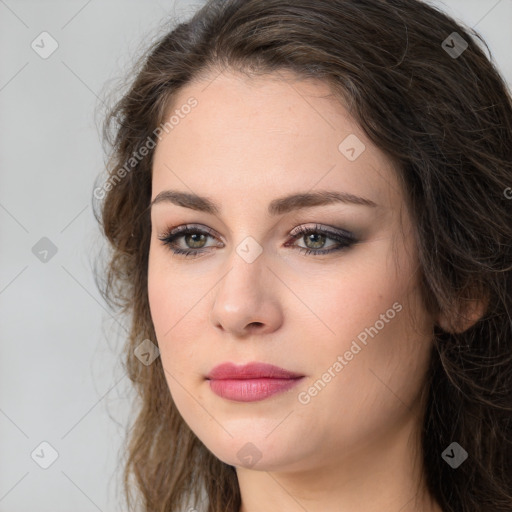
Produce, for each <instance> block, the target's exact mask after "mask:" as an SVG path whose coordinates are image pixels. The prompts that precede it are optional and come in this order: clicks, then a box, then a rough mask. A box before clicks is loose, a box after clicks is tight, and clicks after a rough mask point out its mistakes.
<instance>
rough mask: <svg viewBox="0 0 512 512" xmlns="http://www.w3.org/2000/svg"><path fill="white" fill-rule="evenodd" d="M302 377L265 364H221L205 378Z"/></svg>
mask: <svg viewBox="0 0 512 512" xmlns="http://www.w3.org/2000/svg"><path fill="white" fill-rule="evenodd" d="M299 377H304V375H301V374H299V373H295V372H291V371H289V370H285V369H284V368H280V367H279V366H274V365H273V364H267V363H258V362H255V363H249V364H246V365H242V366H237V365H235V364H234V363H222V364H219V365H218V366H216V367H215V368H213V369H212V370H211V371H210V373H209V374H208V375H207V376H206V378H207V379H210V380H212V379H214V380H222V379H262V378H267V379H297V378H299Z"/></svg>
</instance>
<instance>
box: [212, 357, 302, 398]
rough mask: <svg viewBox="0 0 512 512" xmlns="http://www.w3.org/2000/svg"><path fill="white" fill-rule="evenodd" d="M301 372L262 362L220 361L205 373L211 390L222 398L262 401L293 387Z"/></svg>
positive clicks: (300, 376) (299, 378) (300, 378)
mask: <svg viewBox="0 0 512 512" xmlns="http://www.w3.org/2000/svg"><path fill="white" fill-rule="evenodd" d="M303 377H304V375H301V374H298V373H295V372H291V371H288V370H285V369H284V368H279V367H278V366H274V365H271V364H266V363H249V364H246V365H243V366H237V365H235V364H233V363H223V364H220V365H218V366H216V367H215V368H213V370H212V371H211V372H210V373H209V374H208V375H207V376H206V379H207V380H209V381H210V388H211V390H212V391H213V392H214V393H215V394H217V395H219V396H220V397H222V398H226V399H228V400H234V401H237V402H255V401H258V400H264V399H265V398H268V397H269V396H272V395H274V394H276V393H280V392H282V391H286V390H287V389H290V388H291V387H293V386H295V385H296V384H297V383H298V382H299V381H300V380H302V378H303Z"/></svg>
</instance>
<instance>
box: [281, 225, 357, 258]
mask: <svg viewBox="0 0 512 512" xmlns="http://www.w3.org/2000/svg"><path fill="white" fill-rule="evenodd" d="M290 236H292V238H293V239H294V240H297V239H302V240H304V242H305V244H306V248H303V247H297V246H295V247H297V248H298V249H299V250H300V251H301V252H302V253H304V254H305V255H308V254H328V253H331V252H336V251H341V250H343V249H347V248H349V247H350V246H352V245H353V244H355V243H357V239H356V238H355V236H354V235H353V234H352V233H350V232H349V231H345V230H342V229H339V230H338V229H336V230H332V229H329V228H325V227H324V226H321V225H319V224H315V225H314V226H310V227H308V226H298V227H297V228H295V229H294V230H292V231H291V233H290ZM329 239H331V240H335V241H336V242H337V244H334V247H333V248H331V249H321V250H320V248H321V247H323V246H324V245H325V242H326V240H329ZM285 245H286V246H287V247H288V246H290V244H285ZM292 246H294V245H292Z"/></svg>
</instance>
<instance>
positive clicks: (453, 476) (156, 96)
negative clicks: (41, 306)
mask: <svg viewBox="0 0 512 512" xmlns="http://www.w3.org/2000/svg"><path fill="white" fill-rule="evenodd" d="M454 32H456V34H454ZM464 41H465V43H466V44H467V45H468V46H467V48H465V45H464V44H463V43H464ZM464 48H465V49H464ZM485 49H487V53H488V54H489V55H486V51H485ZM224 69H228V70H236V71H240V72H243V73H246V74H247V75H249V76H256V75H257V74H264V73H272V72H279V71H280V70H291V71H293V72H295V73H296V74H297V75H298V76H299V77H303V78H314V79H318V80H321V81H323V82H325V83H326V84H328V85H329V86H330V87H332V91H333V92H334V93H335V95H336V97H337V98H339V100H340V101H342V102H343V103H344V104H345V105H348V106H349V111H350V113H351V115H352V116H353V117H354V119H355V120H356V121H357V122H358V123H359V124H360V126H361V127H362V129H363V130H364V132H365V133H366V135H367V136H368V137H369V139H370V140H371V141H372V142H373V143H374V144H375V145H376V146H377V147H378V148H379V149H380V150H382V151H383V152H384V153H385V154H386V155H387V156H389V158H390V159H392V160H393V161H394V162H396V166H395V167H396V173H397V176H398V178H399V179H400V183H401V184H403V187H404V190H405V192H406V198H405V199H406V203H407V207H408V209H409V212H410V214H411V218H412V221H413V225H414V233H415V239H416V243H417V247H418V250H419V264H420V271H421V292H422V297H423V300H424V304H425V308H426V310H427V311H429V312H431V313H433V314H437V313H439V312H444V313H446V314H448V315H449V317H450V318H452V319H454V320H453V325H454V328H453V329H446V330H445V329H443V328H441V327H440V326H439V325H437V324H436V325H435V326H434V329H433V348H432V352H431V360H430V366H429V370H428V374H427V379H426V382H425V393H426V395H427V396H428V399H427V400H426V410H425V415H424V422H423V426H422V441H421V442H422V459H423V460H422V462H423V464H424V468H425V475H426V482H427V486H428V490H429V492H430V493H431V494H432V496H433V497H434V498H435V499H436V501H437V502H438V503H439V505H440V506H441V508H442V509H443V511H445V512H481V511H482V510H489V511H490V510H492V511H493V512H511V511H512V320H511V310H512V188H511V187H512V99H511V93H510V90H509V89H508V88H507V85H506V84H505V82H504V80H503V78H502V77H501V76H500V73H499V72H498V70H497V68H496V66H495V64H494V63H493V59H492V55H491V52H490V51H489V49H488V47H487V45H486V43H485V41H484V40H483V39H482V37H481V36H480V35H479V34H478V33H477V32H475V31H474V30H472V29H470V28H467V27H465V26H464V25H463V24H462V23H460V22H456V21H455V20H454V19H452V18H451V17H449V16H447V15H446V14H445V13H443V12H442V11H441V10H440V9H438V8H436V7H434V6H431V5H429V4H427V3H424V2H422V1H419V0H314V1H313V0H210V1H208V2H207V3H206V4H205V5H204V6H202V7H200V8H198V10H196V11H195V13H194V14H193V16H191V17H190V19H188V20H187V21H186V22H181V23H179V24H178V23H177V24H175V25H173V26H169V27H166V33H165V34H164V35H163V36H160V37H159V39H158V40H157V41H156V42H154V43H152V44H151V46H150V47H149V48H148V49H147V51H146V52H145V53H144V54H143V55H142V57H141V58H140V59H139V60H138V61H137V62H136V64H135V67H134V68H133V69H132V71H131V73H132V75H131V76H133V78H132V79H131V80H130V84H129V87H128V88H127V90H126V92H124V93H123V95H122V97H121V98H120V99H118V100H117V101H116V103H115V105H114V106H111V107H110V108H109V110H108V113H107V115H106V117H105V119H104V125H103V137H104V140H105V141H106V142H107V144H108V147H109V155H108V158H107V164H106V168H107V172H108V180H107V182H105V183H103V184H102V185H100V186H97V187H96V188H95V190H94V194H93V195H94V200H93V203H94V212H95V216H96V219H97V221H98V222H99V224H100V226H101V231H102V234H103V235H104V236H105V237H106V239H107V240H108V247H109V256H108V261H107V262H106V263H105V267H104V269H103V270H102V272H103V274H102V277H103V279H102V281H101V283H99V281H98V279H97V284H98V287H99V288H100V291H101V293H102V295H103V297H104V298H105V300H106V301H107V304H108V305H109V307H110V308H111V309H112V310H116V311H118V312H120V313H121V314H122V315H127V316H128V317H129V318H130V319H131V320H130V329H129V334H128V336H127V339H126V343H125V345H124V347H125V352H124V354H123V366H124V368H125V369H126V371H127V374H128V376H129V378H130V379H131V381H132V383H133V387H134V388H135V389H136V390H137V402H136V405H137V415H136V418H135V419H134V422H133V425H132V427H131V429H130V431H129V433H127V436H126V440H125V442H126V452H127V457H126V461H124V462H125V464H124V473H123V477H124V478H123V483H124V494H125V496H126V498H127V502H128V504H129V509H130V510H133V509H134V508H133V507H134V506H135V505H136V502H137V504H138V505H140V507H141V510H143V511H146V512H149V511H151V512H175V511H178V510H184V509H183V507H184V506H185V505H187V504H188V503H189V502H188V501H187V500H189V499H190V498H193V503H192V504H193V505H194V506H195V507H199V506H200V502H201V500H203V501H205V503H206V505H205V510H207V511H208V512H239V508H240V505H241V498H240V490H239V486H238V480H237V476H236V471H235V468H234V467H233V466H230V465H227V464H225V463H223V462H222V461H220V460H218V459H217V458H216V457H215V456H214V455H213V454H212V453H211V452H210V451H209V450H208V449H207V448H206V447H205V446H204V445H203V443H202V442H201V441H200V440H199V439H198V438H197V437H196V436H195V434H194V433H193V432H192V431H191V430H190V429H189V427H188V425H187V424H186V423H185V422H184V420H183V419H182V417H181V416H180V414H179V412H178V410H177V408H176V406H175V404H174V403H173V401H172V397H171V395H170V393H169V389H168V386H167V383H166V380H165V376H164V371H163V368H162V363H161V359H160V358H157V359H156V360H155V361H154V363H153V364H151V365H149V366H145V365H144V364H141V362H140V361H139V360H138V359H137V358H136V357H135V355H134V350H135V348H136V347H137V346H138V345H139V344H140V343H141V342H142V340H144V339H150V340H155V339H156V336H155V331H154V327H153V324H152V320H151V316H150V310H149V303H148V293H147V284H148V283H147V268H148V252H149V241H150V231H151V223H150V217H149V203H150V197H151V179H152V157H153V153H154V149H153V148H154V147H155V144H156V135H158V133H159V132H158V131H157V129H158V127H160V126H162V124H163V123H164V122H165V119H166V116H167V115H168V112H169V108H170V106H171V105H172V104H173V100H174V97H175V95H176V93H177V92H178V91H180V90H181V89H182V88H183V87H186V86H187V84H189V83H191V82H193V81H195V80H199V79H200V77H203V76H205V74H207V73H211V72H214V71H215V72H218V71H219V70H224ZM144 147H145V148H146V151H143V148H144ZM141 154H142V155H141ZM96 200H97V201H96ZM97 277H98V276H96V278H97ZM477 299H478V300H484V299H485V304H486V308H485V310H484V311H483V312H482V315H481V316H480V318H479V319H478V320H477V321H476V322H475V323H474V324H473V325H471V326H470V327H469V328H456V327H455V326H457V325H459V323H458V322H459V320H460V319H464V318H465V313H464V311H465V310H466V308H467V307H468V305H470V304H471V303H472V302H471V301H474V300H477ZM454 441H456V442H457V443H459V444H460V445H461V446H462V447H463V448H464V449H465V450H466V452H467V453H468V460H467V461H466V462H464V463H463V464H462V465H460V466H459V467H458V468H457V469H453V468H452V467H450V466H449V465H448V464H447V463H446V462H445V460H443V458H442V456H441V455H442V452H443V451H444V450H445V449H446V448H447V447H448V446H449V445H450V444H451V443H452V442H454ZM133 491H136V497H135V498H134V496H133V495H132V492H133Z"/></svg>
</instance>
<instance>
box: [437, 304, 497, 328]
mask: <svg viewBox="0 0 512 512" xmlns="http://www.w3.org/2000/svg"><path fill="white" fill-rule="evenodd" d="M488 305H489V299H488V297H486V298H483V299H461V301H460V303H459V306H458V307H457V308H456V309H455V311H452V312H451V313H448V312H441V313H439V315H438V318H437V325H439V327H441V329H443V331H446V332H452V333H457V334H460V333H462V332H464V331H467V330H468V329H469V328H470V327H472V326H473V325H474V324H476V322H478V320H480V319H481V318H482V317H483V315H484V314H485V312H486V311H487V307H488Z"/></svg>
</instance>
